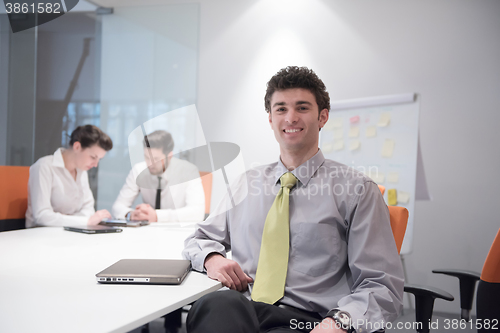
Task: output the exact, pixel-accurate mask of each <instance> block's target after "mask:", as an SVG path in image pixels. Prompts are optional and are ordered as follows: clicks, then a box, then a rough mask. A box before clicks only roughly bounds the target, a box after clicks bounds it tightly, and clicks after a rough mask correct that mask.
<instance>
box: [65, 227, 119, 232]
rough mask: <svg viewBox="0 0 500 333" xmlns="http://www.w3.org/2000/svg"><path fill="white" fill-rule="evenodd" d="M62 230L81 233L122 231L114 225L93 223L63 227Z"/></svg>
mask: <svg viewBox="0 0 500 333" xmlns="http://www.w3.org/2000/svg"><path fill="white" fill-rule="evenodd" d="M64 230H67V231H74V232H81V233H83V234H106V233H113V232H122V231H123V229H120V228H115V227H107V226H102V225H94V226H87V227H64Z"/></svg>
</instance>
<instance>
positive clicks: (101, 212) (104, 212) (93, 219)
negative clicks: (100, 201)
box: [87, 209, 111, 225]
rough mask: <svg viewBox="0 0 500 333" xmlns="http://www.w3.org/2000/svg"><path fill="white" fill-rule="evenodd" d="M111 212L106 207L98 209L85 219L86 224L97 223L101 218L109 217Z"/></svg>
mask: <svg viewBox="0 0 500 333" xmlns="http://www.w3.org/2000/svg"><path fill="white" fill-rule="evenodd" d="M110 218H111V214H110V213H109V212H108V211H107V210H106V209H101V210H98V211H97V212H95V213H94V215H92V216H91V217H90V218H89V220H88V221H87V225H98V224H99V223H100V222H101V221H102V220H105V219H110Z"/></svg>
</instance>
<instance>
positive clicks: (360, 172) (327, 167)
mask: <svg viewBox="0 0 500 333" xmlns="http://www.w3.org/2000/svg"><path fill="white" fill-rule="evenodd" d="M321 168H322V169H323V170H322V172H320V173H319V174H320V175H326V176H328V177H334V178H336V179H343V180H346V181H351V182H354V181H355V182H359V183H366V182H373V180H372V179H371V178H370V177H368V176H367V175H366V173H368V171H369V170H368V169H366V168H365V167H363V166H359V167H353V166H348V165H346V164H343V163H340V162H337V161H334V160H330V159H325V161H324V163H323V165H322V166H321Z"/></svg>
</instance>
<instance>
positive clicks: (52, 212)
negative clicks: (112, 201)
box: [26, 148, 95, 228]
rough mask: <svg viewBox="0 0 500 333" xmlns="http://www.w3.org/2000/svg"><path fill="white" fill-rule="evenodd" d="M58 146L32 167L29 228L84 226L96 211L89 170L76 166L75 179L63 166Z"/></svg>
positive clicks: (27, 218) (27, 219)
mask: <svg viewBox="0 0 500 333" xmlns="http://www.w3.org/2000/svg"><path fill="white" fill-rule="evenodd" d="M63 151H64V148H59V149H58V150H57V151H56V152H55V153H54V155H49V156H45V157H42V158H40V159H39V160H38V161H36V163H35V164H33V165H32V166H31V168H30V177H29V181H28V210H27V211H26V228H30V227H36V226H47V227H60V226H84V225H86V224H87V221H88V219H89V218H90V216H92V215H93V214H94V213H95V210H94V197H93V195H92V191H91V190H90V186H89V179H88V175H87V171H84V170H80V169H77V173H76V180H75V179H74V178H73V176H72V175H71V174H70V172H69V171H68V169H66V168H65V167H64V160H63V157H62V152H63Z"/></svg>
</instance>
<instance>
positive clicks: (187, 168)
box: [113, 130, 205, 222]
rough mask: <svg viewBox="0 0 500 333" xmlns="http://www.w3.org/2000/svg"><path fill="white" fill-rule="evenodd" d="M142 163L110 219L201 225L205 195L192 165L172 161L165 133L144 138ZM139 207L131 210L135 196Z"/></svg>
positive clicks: (168, 136)
mask: <svg viewBox="0 0 500 333" xmlns="http://www.w3.org/2000/svg"><path fill="white" fill-rule="evenodd" d="M144 146H145V147H144V159H145V162H143V163H138V164H136V165H135V166H134V167H133V168H132V170H131V171H130V173H129V174H128V176H127V179H126V181H125V184H124V185H123V187H122V189H121V191H120V194H119V195H118V198H117V199H116V201H115V203H114V204H113V215H114V216H115V217H117V218H128V219H130V220H147V221H149V222H186V221H201V220H203V217H204V214H205V193H204V192H203V185H202V184H201V179H200V174H199V172H198V169H197V168H196V166H195V165H194V164H191V163H189V162H187V161H184V160H180V159H177V158H174V157H172V155H173V152H172V151H173V149H174V141H173V139H172V135H171V134H170V133H168V132H166V131H161V130H158V131H154V132H153V133H151V134H149V135H146V136H145V138H144ZM139 193H140V194H142V201H143V203H142V204H140V205H137V206H136V207H135V209H134V208H132V204H133V202H134V201H135V199H136V198H137V196H138V195H139Z"/></svg>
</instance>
